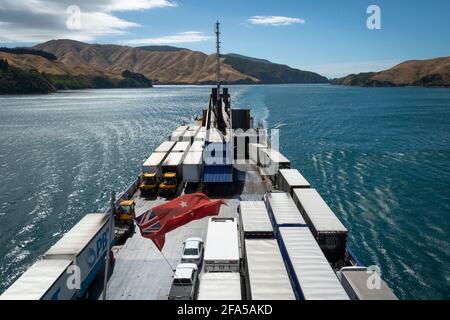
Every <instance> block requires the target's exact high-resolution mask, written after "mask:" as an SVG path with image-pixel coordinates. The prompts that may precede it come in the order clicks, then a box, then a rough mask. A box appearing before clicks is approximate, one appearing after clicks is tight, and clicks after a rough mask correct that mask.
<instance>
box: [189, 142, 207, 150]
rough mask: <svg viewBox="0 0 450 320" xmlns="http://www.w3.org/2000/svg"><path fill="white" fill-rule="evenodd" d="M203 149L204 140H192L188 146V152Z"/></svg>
mask: <svg viewBox="0 0 450 320" xmlns="http://www.w3.org/2000/svg"><path fill="white" fill-rule="evenodd" d="M204 149H205V142H204V141H194V143H192V145H191V147H190V148H189V152H203V150H204Z"/></svg>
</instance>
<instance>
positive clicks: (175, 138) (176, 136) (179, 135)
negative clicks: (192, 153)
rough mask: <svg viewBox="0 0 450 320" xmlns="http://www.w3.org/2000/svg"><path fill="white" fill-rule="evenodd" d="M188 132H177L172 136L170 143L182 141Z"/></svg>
mask: <svg viewBox="0 0 450 320" xmlns="http://www.w3.org/2000/svg"><path fill="white" fill-rule="evenodd" d="M185 132H186V130H175V131H174V132H172V134H171V135H170V141H181V139H182V138H183V135H184V133H185Z"/></svg>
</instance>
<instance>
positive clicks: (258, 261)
mask: <svg viewBox="0 0 450 320" xmlns="http://www.w3.org/2000/svg"><path fill="white" fill-rule="evenodd" d="M245 270H246V289H247V299H249V300H295V294H294V290H293V288H292V285H291V282H290V280H289V275H288V272H287V270H286V266H285V264H284V261H283V258H282V256H281V253H280V249H279V247H278V244H277V241H276V240H273V239H245Z"/></svg>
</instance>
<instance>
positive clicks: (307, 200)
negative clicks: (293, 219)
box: [294, 189, 347, 233]
mask: <svg viewBox="0 0 450 320" xmlns="http://www.w3.org/2000/svg"><path fill="white" fill-rule="evenodd" d="M294 202H295V203H296V204H297V206H298V208H299V209H300V210H301V211H303V213H304V214H305V215H306V216H307V218H308V219H309V220H310V221H311V224H312V225H313V227H314V229H315V231H316V232H331V233H335V232H342V233H347V228H346V227H344V225H343V224H342V222H341V221H340V220H339V219H338V218H337V217H336V215H335V214H334V212H333V211H332V210H331V209H330V207H329V206H328V205H327V204H326V202H325V201H324V200H323V198H322V197H321V196H320V194H319V193H318V192H317V190H316V189H294Z"/></svg>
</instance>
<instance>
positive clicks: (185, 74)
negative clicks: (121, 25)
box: [34, 40, 328, 84]
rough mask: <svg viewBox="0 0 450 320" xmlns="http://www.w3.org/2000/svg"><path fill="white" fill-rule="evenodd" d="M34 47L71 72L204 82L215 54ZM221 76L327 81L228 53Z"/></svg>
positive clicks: (51, 44) (67, 43) (69, 44)
mask: <svg viewBox="0 0 450 320" xmlns="http://www.w3.org/2000/svg"><path fill="white" fill-rule="evenodd" d="M34 49H39V50H43V51H46V52H50V53H52V54H54V55H56V56H57V57H58V61H59V62H62V63H63V64H64V65H65V66H67V67H68V68H70V69H71V70H72V72H73V73H74V74H83V75H86V73H87V72H88V73H89V72H96V73H101V74H105V75H112V76H118V75H120V74H121V72H122V71H123V70H130V71H133V72H138V73H141V74H143V75H145V76H146V77H147V78H149V79H153V80H155V81H156V82H157V83H167V84H206V83H213V82H214V81H215V65H216V60H215V55H206V54H204V53H202V52H198V51H191V50H188V49H182V48H174V47H168V46H161V47H158V46H150V47H141V48H132V47H127V46H119V45H98V44H86V43H82V42H78V41H73V40H52V41H48V42H45V43H43V44H39V45H37V46H35V47H34ZM262 61H264V62H262ZM267 64H269V65H270V67H268V66H267ZM259 69H260V70H259ZM89 70H91V71H89ZM261 70H262V71H261ZM221 79H222V80H223V81H224V82H226V83H317V82H321V83H324V82H328V79H326V78H324V77H322V76H320V75H318V74H316V73H312V72H306V71H301V70H297V69H293V68H289V67H287V66H283V65H278V64H272V63H270V62H268V61H265V60H259V59H253V58H248V57H244V56H234V57H232V58H231V57H230V56H227V55H225V56H223V57H222V67H221Z"/></svg>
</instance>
